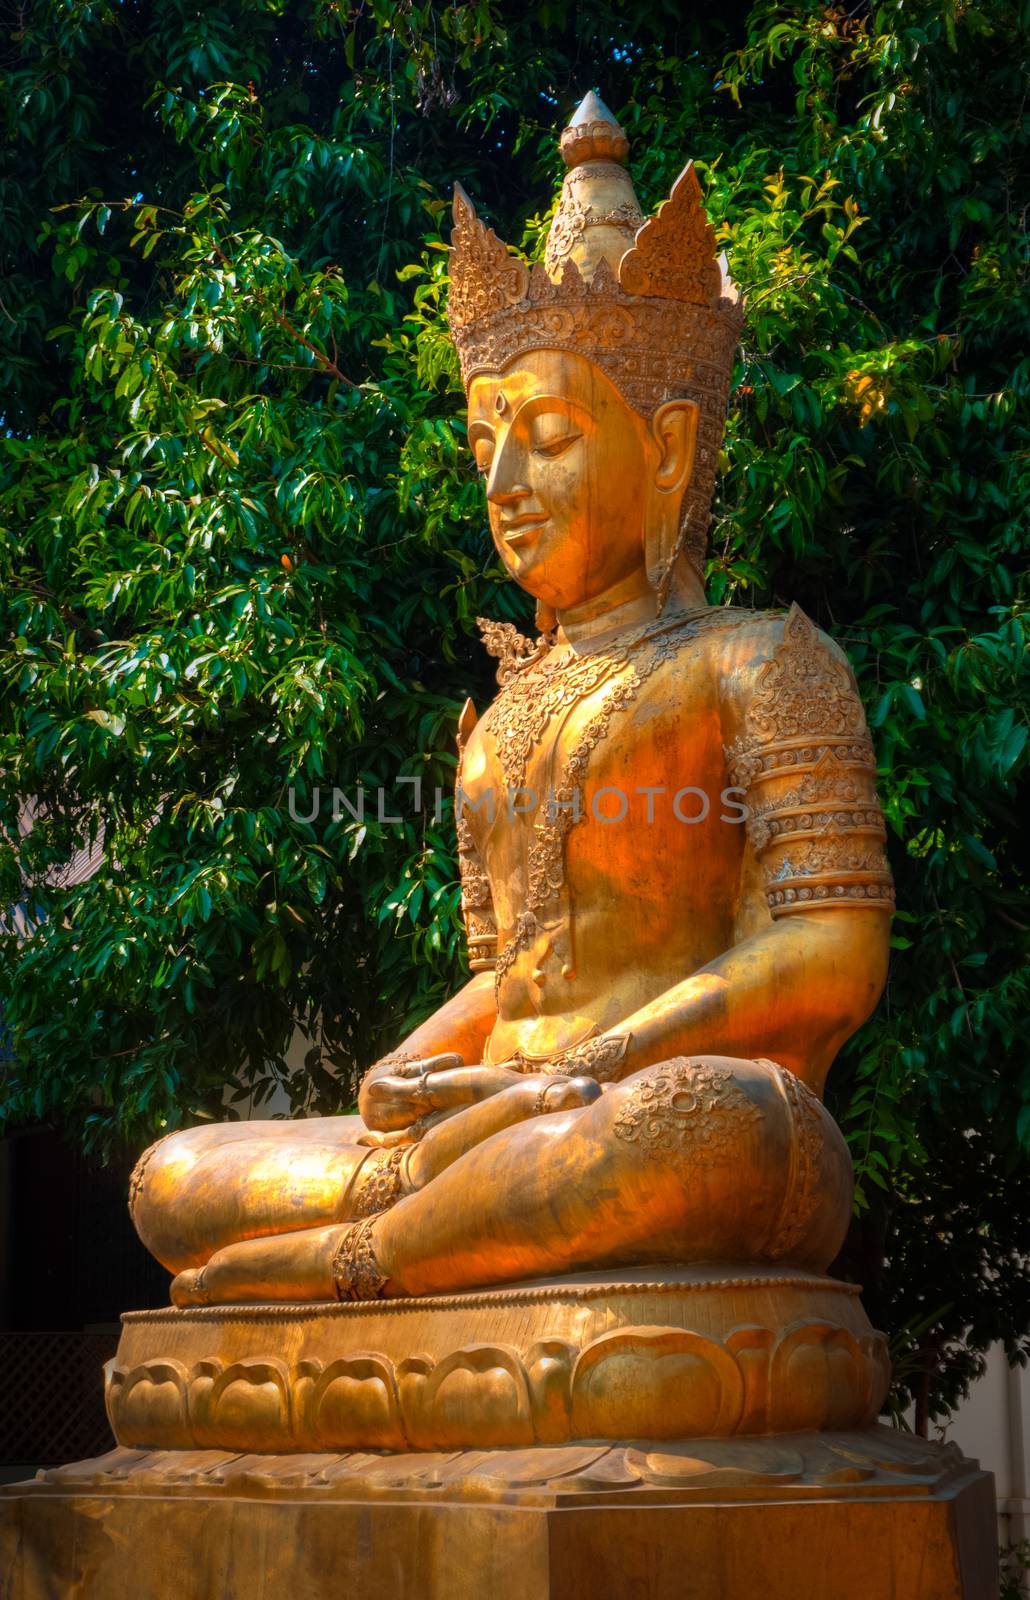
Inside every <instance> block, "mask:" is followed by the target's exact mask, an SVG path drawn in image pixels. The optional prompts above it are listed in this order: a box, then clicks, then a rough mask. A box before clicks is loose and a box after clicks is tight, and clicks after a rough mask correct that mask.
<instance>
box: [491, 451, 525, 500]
mask: <svg viewBox="0 0 1030 1600" xmlns="http://www.w3.org/2000/svg"><path fill="white" fill-rule="evenodd" d="M524 464H525V457H524V456H523V455H522V453H521V451H515V450H512V448H511V445H510V441H509V445H508V448H506V449H505V448H502V449H500V450H499V451H498V452H497V454H496V456H495V457H494V461H493V466H492V467H491V469H490V475H489V477H488V478H487V482H486V498H487V499H488V500H489V501H490V504H491V505H495V506H512V505H517V504H518V502H519V501H520V500H525V499H527V498H528V497H529V495H530V494H531V493H532V490H531V489H530V487H529V485H528V483H523V482H522V481H521V479H522V474H521V472H520V471H519V468H520V465H521V466H523V467H524Z"/></svg>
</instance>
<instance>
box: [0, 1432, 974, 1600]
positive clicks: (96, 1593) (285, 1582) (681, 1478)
mask: <svg viewBox="0 0 1030 1600" xmlns="http://www.w3.org/2000/svg"><path fill="white" fill-rule="evenodd" d="M997 1592H998V1591H997V1563H996V1550H995V1509H994V1493H993V1484H992V1480H991V1478H990V1476H989V1475H988V1474H986V1473H983V1472H981V1471H979V1469H978V1468H977V1466H976V1465H975V1463H973V1462H970V1461H966V1460H964V1459H963V1457H962V1456H961V1455H960V1454H959V1452H958V1451H957V1450H956V1449H955V1447H954V1446H947V1447H941V1446H936V1445H927V1444H925V1443H924V1442H923V1441H921V1440H914V1439H912V1438H910V1437H908V1436H905V1435H899V1434H896V1433H893V1432H891V1431H890V1430H889V1429H885V1428H873V1429H868V1430H864V1431H861V1432H855V1433H833V1434H821V1435H816V1434H803V1435H795V1436H792V1437H778V1438H766V1439H761V1438H753V1439H716V1440H697V1439H695V1440H689V1441H681V1442H674V1441H668V1440H667V1441H664V1442H662V1443H657V1442H654V1441H651V1442H647V1443H641V1442H637V1443H634V1444H604V1443H598V1444H577V1445H564V1446H557V1447H554V1448H546V1447H539V1446H538V1447H534V1448H530V1449H525V1450H500V1451H488V1450H480V1451H472V1450H469V1451H463V1452H450V1453H448V1452H429V1453H422V1454H415V1453H411V1454H398V1455H387V1454H381V1453H376V1452H352V1453H349V1454H347V1455H339V1456H330V1455H300V1454H295V1455H289V1456H285V1455H280V1456H253V1455H252V1456H246V1455H242V1456H241V1455H232V1454H230V1453H228V1452H221V1451H204V1450H200V1451H160V1452H148V1451H138V1450H128V1449H117V1450H113V1451H112V1452H111V1453H110V1454H109V1455H107V1456H103V1457H100V1458H99V1459H98V1460H96V1461H92V1462H82V1463H79V1464H78V1465H76V1466H73V1467H64V1468H60V1469H57V1470H54V1471H50V1472H47V1473H44V1474H41V1476H40V1478H39V1479H38V1480H37V1481H36V1482H34V1483H30V1484H19V1485H13V1486H11V1487H9V1488H7V1489H3V1490H0V1593H2V1594H3V1596H4V1600H214V1597H216V1596H217V1597H218V1600H284V1597H289V1600H342V1597H344V1596H352V1595H374V1596H375V1597H376V1600H455V1597H457V1596H461V1597H463V1600H756V1597H760V1600H996V1596H997Z"/></svg>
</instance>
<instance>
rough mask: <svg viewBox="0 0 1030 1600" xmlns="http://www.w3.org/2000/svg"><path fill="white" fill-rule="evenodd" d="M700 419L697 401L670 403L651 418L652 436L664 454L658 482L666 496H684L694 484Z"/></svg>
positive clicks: (661, 407) (661, 458)
mask: <svg viewBox="0 0 1030 1600" xmlns="http://www.w3.org/2000/svg"><path fill="white" fill-rule="evenodd" d="M698 416H699V412H698V408H697V406H696V405H695V404H694V402H693V400H669V401H667V402H666V404H665V405H664V406H659V407H658V410H657V411H656V412H655V414H654V416H653V417H652V418H651V435H652V438H653V439H654V442H655V443H656V444H657V446H658V448H659V450H660V451H661V457H660V460H659V464H658V470H657V472H656V473H655V479H654V481H655V487H656V488H657V489H660V490H661V491H662V493H663V494H678V493H680V494H681V493H682V492H683V490H684V489H685V488H686V487H687V484H688V483H689V482H690V476H691V473H692V472H693V470H694V452H695V450H696V448H697V421H698Z"/></svg>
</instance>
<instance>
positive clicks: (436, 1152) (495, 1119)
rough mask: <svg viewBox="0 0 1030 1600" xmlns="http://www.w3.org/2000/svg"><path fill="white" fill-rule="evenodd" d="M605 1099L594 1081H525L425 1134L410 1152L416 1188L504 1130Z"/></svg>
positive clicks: (540, 1078) (553, 1079)
mask: <svg viewBox="0 0 1030 1600" xmlns="http://www.w3.org/2000/svg"><path fill="white" fill-rule="evenodd" d="M600 1094H601V1086H600V1084H599V1083H595V1082H594V1081H593V1079H591V1078H551V1077H523V1078H519V1079H517V1080H516V1081H515V1082H514V1083H513V1084H512V1085H511V1087H510V1088H507V1089H504V1090H503V1091H502V1092H501V1093H500V1094H495V1095H493V1096H491V1097H490V1098H489V1099H487V1100H483V1101H480V1102H479V1104H478V1105H472V1106H469V1107H467V1108H466V1109H465V1110H463V1111H459V1112H457V1113H456V1114H455V1115H454V1116H452V1117H450V1118H449V1119H448V1120H447V1121H446V1122H444V1123H441V1124H440V1125H439V1126H438V1127H435V1128H432V1129H430V1130H429V1131H428V1132H426V1133H425V1134H424V1135H423V1137H422V1139H421V1141H420V1142H419V1144H418V1145H417V1146H416V1147H415V1149H414V1150H413V1151H412V1154H411V1158H410V1160H409V1162H408V1176H409V1178H410V1180H411V1182H412V1184H413V1186H414V1187H415V1188H417V1189H423V1188H425V1186H426V1184H427V1183H431V1182H432V1180H433V1179H434V1178H435V1177H437V1176H438V1175H439V1173H441V1172H443V1171H444V1170H445V1169H446V1168H447V1167H449V1166H450V1165H451V1164H452V1163H453V1162H455V1161H457V1160H458V1157H459V1156H463V1155H464V1154H465V1153H466V1151H468V1150H472V1149H474V1148H475V1146H476V1145H477V1144H482V1143H483V1141H484V1140H486V1139H489V1138H492V1136H493V1135H494V1134H495V1133H499V1132H501V1130H502V1129H503V1128H510V1127H511V1126H512V1125H513V1124H514V1123H516V1122H526V1121H527V1120H528V1119H529V1118H530V1117H539V1116H543V1115H546V1114H548V1113H551V1112H555V1111H572V1110H575V1109H576V1108H577V1107H581V1106H587V1105H590V1104H591V1103H592V1102H593V1101H594V1100H596V1099H598V1098H599V1096H600Z"/></svg>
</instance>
